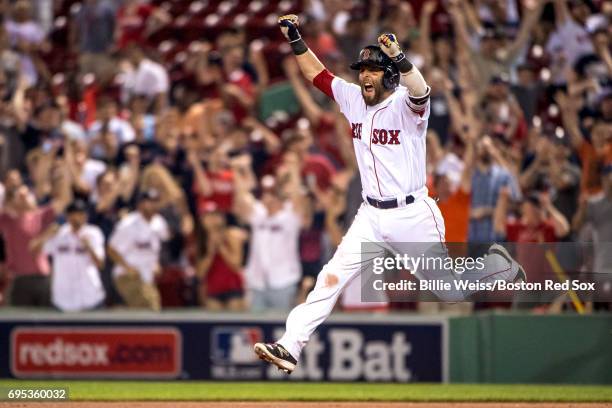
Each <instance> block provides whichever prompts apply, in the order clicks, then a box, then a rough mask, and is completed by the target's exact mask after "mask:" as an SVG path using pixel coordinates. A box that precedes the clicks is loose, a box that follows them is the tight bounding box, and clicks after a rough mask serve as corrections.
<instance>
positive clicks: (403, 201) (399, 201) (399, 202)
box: [397, 194, 406, 208]
mask: <svg viewBox="0 0 612 408" xmlns="http://www.w3.org/2000/svg"><path fill="white" fill-rule="evenodd" d="M405 206H406V195H405V194H403V195H400V196H397V207H398V208H401V207H405Z"/></svg>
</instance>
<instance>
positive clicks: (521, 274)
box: [489, 244, 527, 283]
mask: <svg viewBox="0 0 612 408" xmlns="http://www.w3.org/2000/svg"><path fill="white" fill-rule="evenodd" d="M489 253H490V254H497V255H499V256H501V257H502V258H504V259H505V260H506V261H508V263H509V264H510V265H512V266H514V265H516V267H517V269H516V275H514V277H513V278H508V279H507V281H508V282H512V283H516V282H519V281H522V282H527V273H525V269H523V267H522V266H521V264H519V263H518V262H516V261H515V260H514V258H512V256H511V255H510V253H509V252H508V250H507V249H506V248H504V247H503V246H501V245H499V244H493V245H491V247H490V248H489Z"/></svg>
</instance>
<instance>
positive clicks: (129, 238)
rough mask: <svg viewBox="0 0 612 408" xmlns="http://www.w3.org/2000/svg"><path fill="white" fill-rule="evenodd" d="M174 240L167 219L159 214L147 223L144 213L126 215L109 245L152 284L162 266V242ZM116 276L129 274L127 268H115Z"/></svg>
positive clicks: (136, 212)
mask: <svg viewBox="0 0 612 408" xmlns="http://www.w3.org/2000/svg"><path fill="white" fill-rule="evenodd" d="M169 237H170V233H169V230H168V225H167V224H166V220H164V218H163V217H162V216H161V215H159V214H156V215H154V216H153V218H151V220H150V221H147V220H146V219H145V217H143V216H142V214H140V212H138V211H135V212H133V213H130V214H128V215H126V216H125V217H124V218H123V219H122V220H121V221H119V223H118V224H117V226H116V227H115V230H114V231H113V234H112V235H111V237H110V240H109V245H110V246H111V247H112V248H113V249H114V250H115V251H117V252H119V254H121V256H122V257H123V259H124V260H125V261H126V262H127V263H128V265H131V266H132V267H134V268H136V269H138V272H139V273H140V277H141V278H142V280H143V281H144V282H146V283H152V282H153V278H154V272H155V269H156V268H157V267H158V262H159V252H160V250H161V244H162V241H166V240H167V239H168V238H169ZM113 273H114V275H115V276H118V275H121V274H123V273H125V271H124V270H123V268H122V267H121V266H119V265H115V268H114V269H113Z"/></svg>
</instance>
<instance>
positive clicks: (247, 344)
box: [210, 327, 263, 364]
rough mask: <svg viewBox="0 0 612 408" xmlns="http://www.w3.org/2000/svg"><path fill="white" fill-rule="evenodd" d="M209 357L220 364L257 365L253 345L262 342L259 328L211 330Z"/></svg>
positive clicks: (221, 328) (217, 328)
mask: <svg viewBox="0 0 612 408" xmlns="http://www.w3.org/2000/svg"><path fill="white" fill-rule="evenodd" d="M211 336H212V338H211V341H210V347H211V351H210V355H211V358H212V360H213V361H214V362H215V363H220V364H258V363H259V359H258V358H257V356H256V355H255V353H254V352H253V344H255V343H257V342H260V341H262V339H263V335H262V332H261V329H260V328H259V327H216V328H214V329H213V330H212V333H211Z"/></svg>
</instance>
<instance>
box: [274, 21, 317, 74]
mask: <svg viewBox="0 0 612 408" xmlns="http://www.w3.org/2000/svg"><path fill="white" fill-rule="evenodd" d="M298 24H299V23H298V17H297V16H296V15H295V14H287V15H285V16H280V17H279V18H278V25H279V26H280V29H281V31H282V33H283V35H284V36H285V38H286V39H287V41H289V45H290V46H291V49H292V50H293V53H294V54H295V57H296V59H297V62H298V65H299V66H300V70H301V71H302V74H304V76H305V77H306V79H308V80H309V81H310V82H312V81H313V80H314V79H315V78H316V77H317V75H319V74H320V73H321V72H323V71H324V70H325V66H324V65H323V64H322V63H321V61H319V59H318V58H317V56H316V55H315V54H314V52H312V51H311V50H310V49H309V48H308V46H307V45H306V43H305V42H304V39H302V36H301V34H300V32H299V30H298Z"/></svg>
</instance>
